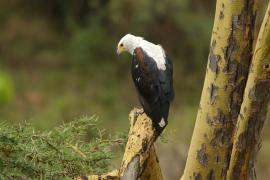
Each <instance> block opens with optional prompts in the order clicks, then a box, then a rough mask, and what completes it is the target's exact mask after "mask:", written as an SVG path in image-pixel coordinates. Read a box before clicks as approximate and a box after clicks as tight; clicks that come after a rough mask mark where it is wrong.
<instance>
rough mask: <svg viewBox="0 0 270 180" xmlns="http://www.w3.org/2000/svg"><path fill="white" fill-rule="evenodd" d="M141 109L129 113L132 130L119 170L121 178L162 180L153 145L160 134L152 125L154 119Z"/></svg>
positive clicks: (126, 179) (128, 179) (129, 179)
mask: <svg viewBox="0 0 270 180" xmlns="http://www.w3.org/2000/svg"><path fill="white" fill-rule="evenodd" d="M140 111H141V110H138V109H135V110H133V111H131V113H130V115H129V118H130V130H129V134H128V142H127V144H126V149H125V153H124V157H123V161H122V164H121V167H120V171H119V174H120V179H121V180H136V179H139V178H140V179H145V180H162V174H161V169H160V166H159V163H158V159H157V156H156V153H155V150H154V146H153V143H154V141H155V140H156V138H157V136H158V134H157V132H156V131H155V129H154V128H153V126H152V120H151V119H150V118H149V117H148V116H147V115H146V114H145V113H143V114H142V113H140ZM150 150H151V152H152V153H150Z"/></svg>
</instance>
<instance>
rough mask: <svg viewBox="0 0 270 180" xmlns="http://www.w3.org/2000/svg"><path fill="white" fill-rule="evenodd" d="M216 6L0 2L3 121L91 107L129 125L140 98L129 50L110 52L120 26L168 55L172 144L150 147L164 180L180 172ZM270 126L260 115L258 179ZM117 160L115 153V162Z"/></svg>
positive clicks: (141, 1)
mask: <svg viewBox="0 0 270 180" xmlns="http://www.w3.org/2000/svg"><path fill="white" fill-rule="evenodd" d="M262 2H263V1H262ZM262 7H263V4H261V5H260V8H259V9H260V10H263V9H264V8H262ZM214 10H215V3H214V1H212V0H204V1H198V0H178V1H175V0H164V1H161V0H158V1H153V0H149V1H145V0H137V1H132V0H118V1H112V0H111V1H109V0H65V1H64V0H46V1H45V0H24V1H22V0H10V1H0V29H1V33H0V120H1V121H6V122H9V123H18V122H21V121H24V120H27V121H30V122H31V123H32V124H34V126H35V127H36V128H38V129H41V130H42V129H50V128H52V127H54V126H56V125H58V124H60V123H61V122H63V121H71V120H73V119H74V118H76V117H80V116H82V115H93V114H95V115H97V116H99V119H100V121H101V125H100V126H101V127H102V128H105V129H107V130H109V131H110V132H111V133H114V132H116V131H127V130H128V113H129V111H130V110H131V109H132V108H133V107H134V106H139V104H138V101H137V97H136V93H135V90H134V87H133V84H132V81H131V75H130V59H131V57H130V56H129V55H127V54H126V55H123V56H121V57H116V56H115V50H116V45H117V43H118V41H119V40H120V38H121V37H122V36H123V35H125V34H126V33H132V34H135V35H139V36H143V37H145V39H147V40H149V41H152V42H154V43H157V44H162V46H163V47H164V48H165V50H166V51H167V52H168V54H169V55H170V56H171V58H172V60H173V63H174V84H175V91H176V97H175V100H174V102H173V104H172V108H171V113H170V117H169V126H168V128H167V129H166V132H165V134H166V136H168V139H169V142H168V143H167V144H165V145H164V144H163V143H160V142H159V143H158V144H157V146H159V147H158V153H159V155H160V160H161V166H162V170H163V172H164V175H165V179H169V180H174V179H178V178H179V177H180V175H181V173H182V170H183V166H184V164H185V160H186V154H187V151H188V147H189V143H190V139H191V134H192V130H193V126H194V121H195V117H196V112H197V108H198V104H199V99H200V93H201V89H202V85H203V80H204V73H205V67H206V62H207V56H208V50H209V43H210V37H211V29H212V25H213V18H214V17H213V16H214ZM269 130H270V125H269V123H266V125H265V128H264V134H263V143H262V148H261V151H260V152H259V156H258V163H257V168H256V171H257V176H258V179H265V177H269V176H270V158H269V156H268V153H269V151H270V140H269V138H270V133H269ZM117 158H118V159H120V158H121V153H120V154H119V157H116V159H117ZM118 165H119V164H118V161H117V160H116V162H114V163H113V165H112V168H116V167H117V166H118Z"/></svg>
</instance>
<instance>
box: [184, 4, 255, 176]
mask: <svg viewBox="0 0 270 180" xmlns="http://www.w3.org/2000/svg"><path fill="white" fill-rule="evenodd" d="M254 4H255V0H234V1H226V0H217V4H216V14H215V22H214V27H213V33H212V39H211V47H210V54H209V58H208V65H207V70H206V77H205V82H204V87H203V91H202V96H201V101H200V107H199V110H198V114H197V119H196V124H195V128H194V131H193V136H192V141H191V145H190V149H189V153H188V158H187V163H186V167H185V170H184V174H183V176H182V179H184V180H186V179H196V180H201V179H225V178H226V172H227V168H228V165H229V161H230V153H231V149H232V137H233V130H234V127H235V125H236V121H237V117H238V114H239V111H240V107H241V103H242V100H243V94H244V88H245V85H246V81H247V76H248V69H249V65H250V60H251V56H252V44H253V33H254V23H255V8H254Z"/></svg>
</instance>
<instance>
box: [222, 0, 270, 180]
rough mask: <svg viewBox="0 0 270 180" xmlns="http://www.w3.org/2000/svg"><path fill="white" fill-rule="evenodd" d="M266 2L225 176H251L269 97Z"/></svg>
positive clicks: (269, 11)
mask: <svg viewBox="0 0 270 180" xmlns="http://www.w3.org/2000/svg"><path fill="white" fill-rule="evenodd" d="M269 16H270V2H269V5H268V9H267V11H266V14H265V17H264V21H263V23H262V25H261V29H260V32H259V37H258V40H257V43H256V47H255V51H254V56H253V58H252V63H251V67H250V72H249V76H248V81H247V85H246V88H245V94H244V100H243V103H242V106H241V111H240V114H239V116H238V121H237V126H236V133H235V137H234V144H233V150H232V154H231V160H230V168H229V171H228V175H227V179H228V180H229V179H253V178H254V161H255V157H256V153H257V151H258V150H259V144H260V134H261V130H262V127H263V125H264V122H265V117H266V112H267V105H268V103H269V99H270V17H269Z"/></svg>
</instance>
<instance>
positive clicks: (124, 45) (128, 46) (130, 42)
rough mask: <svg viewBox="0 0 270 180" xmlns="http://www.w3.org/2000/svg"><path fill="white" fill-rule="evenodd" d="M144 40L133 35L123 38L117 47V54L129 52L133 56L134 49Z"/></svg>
mask: <svg viewBox="0 0 270 180" xmlns="http://www.w3.org/2000/svg"><path fill="white" fill-rule="evenodd" d="M142 40H143V38H142V37H138V36H134V35H132V34H127V35H125V36H124V37H122V38H121V40H120V41H119V43H118V46H117V50H116V51H117V54H118V55H119V54H121V53H122V52H125V51H128V52H129V53H130V54H133V52H134V49H135V48H136V47H138V46H139V45H140V43H141V41H142Z"/></svg>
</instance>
